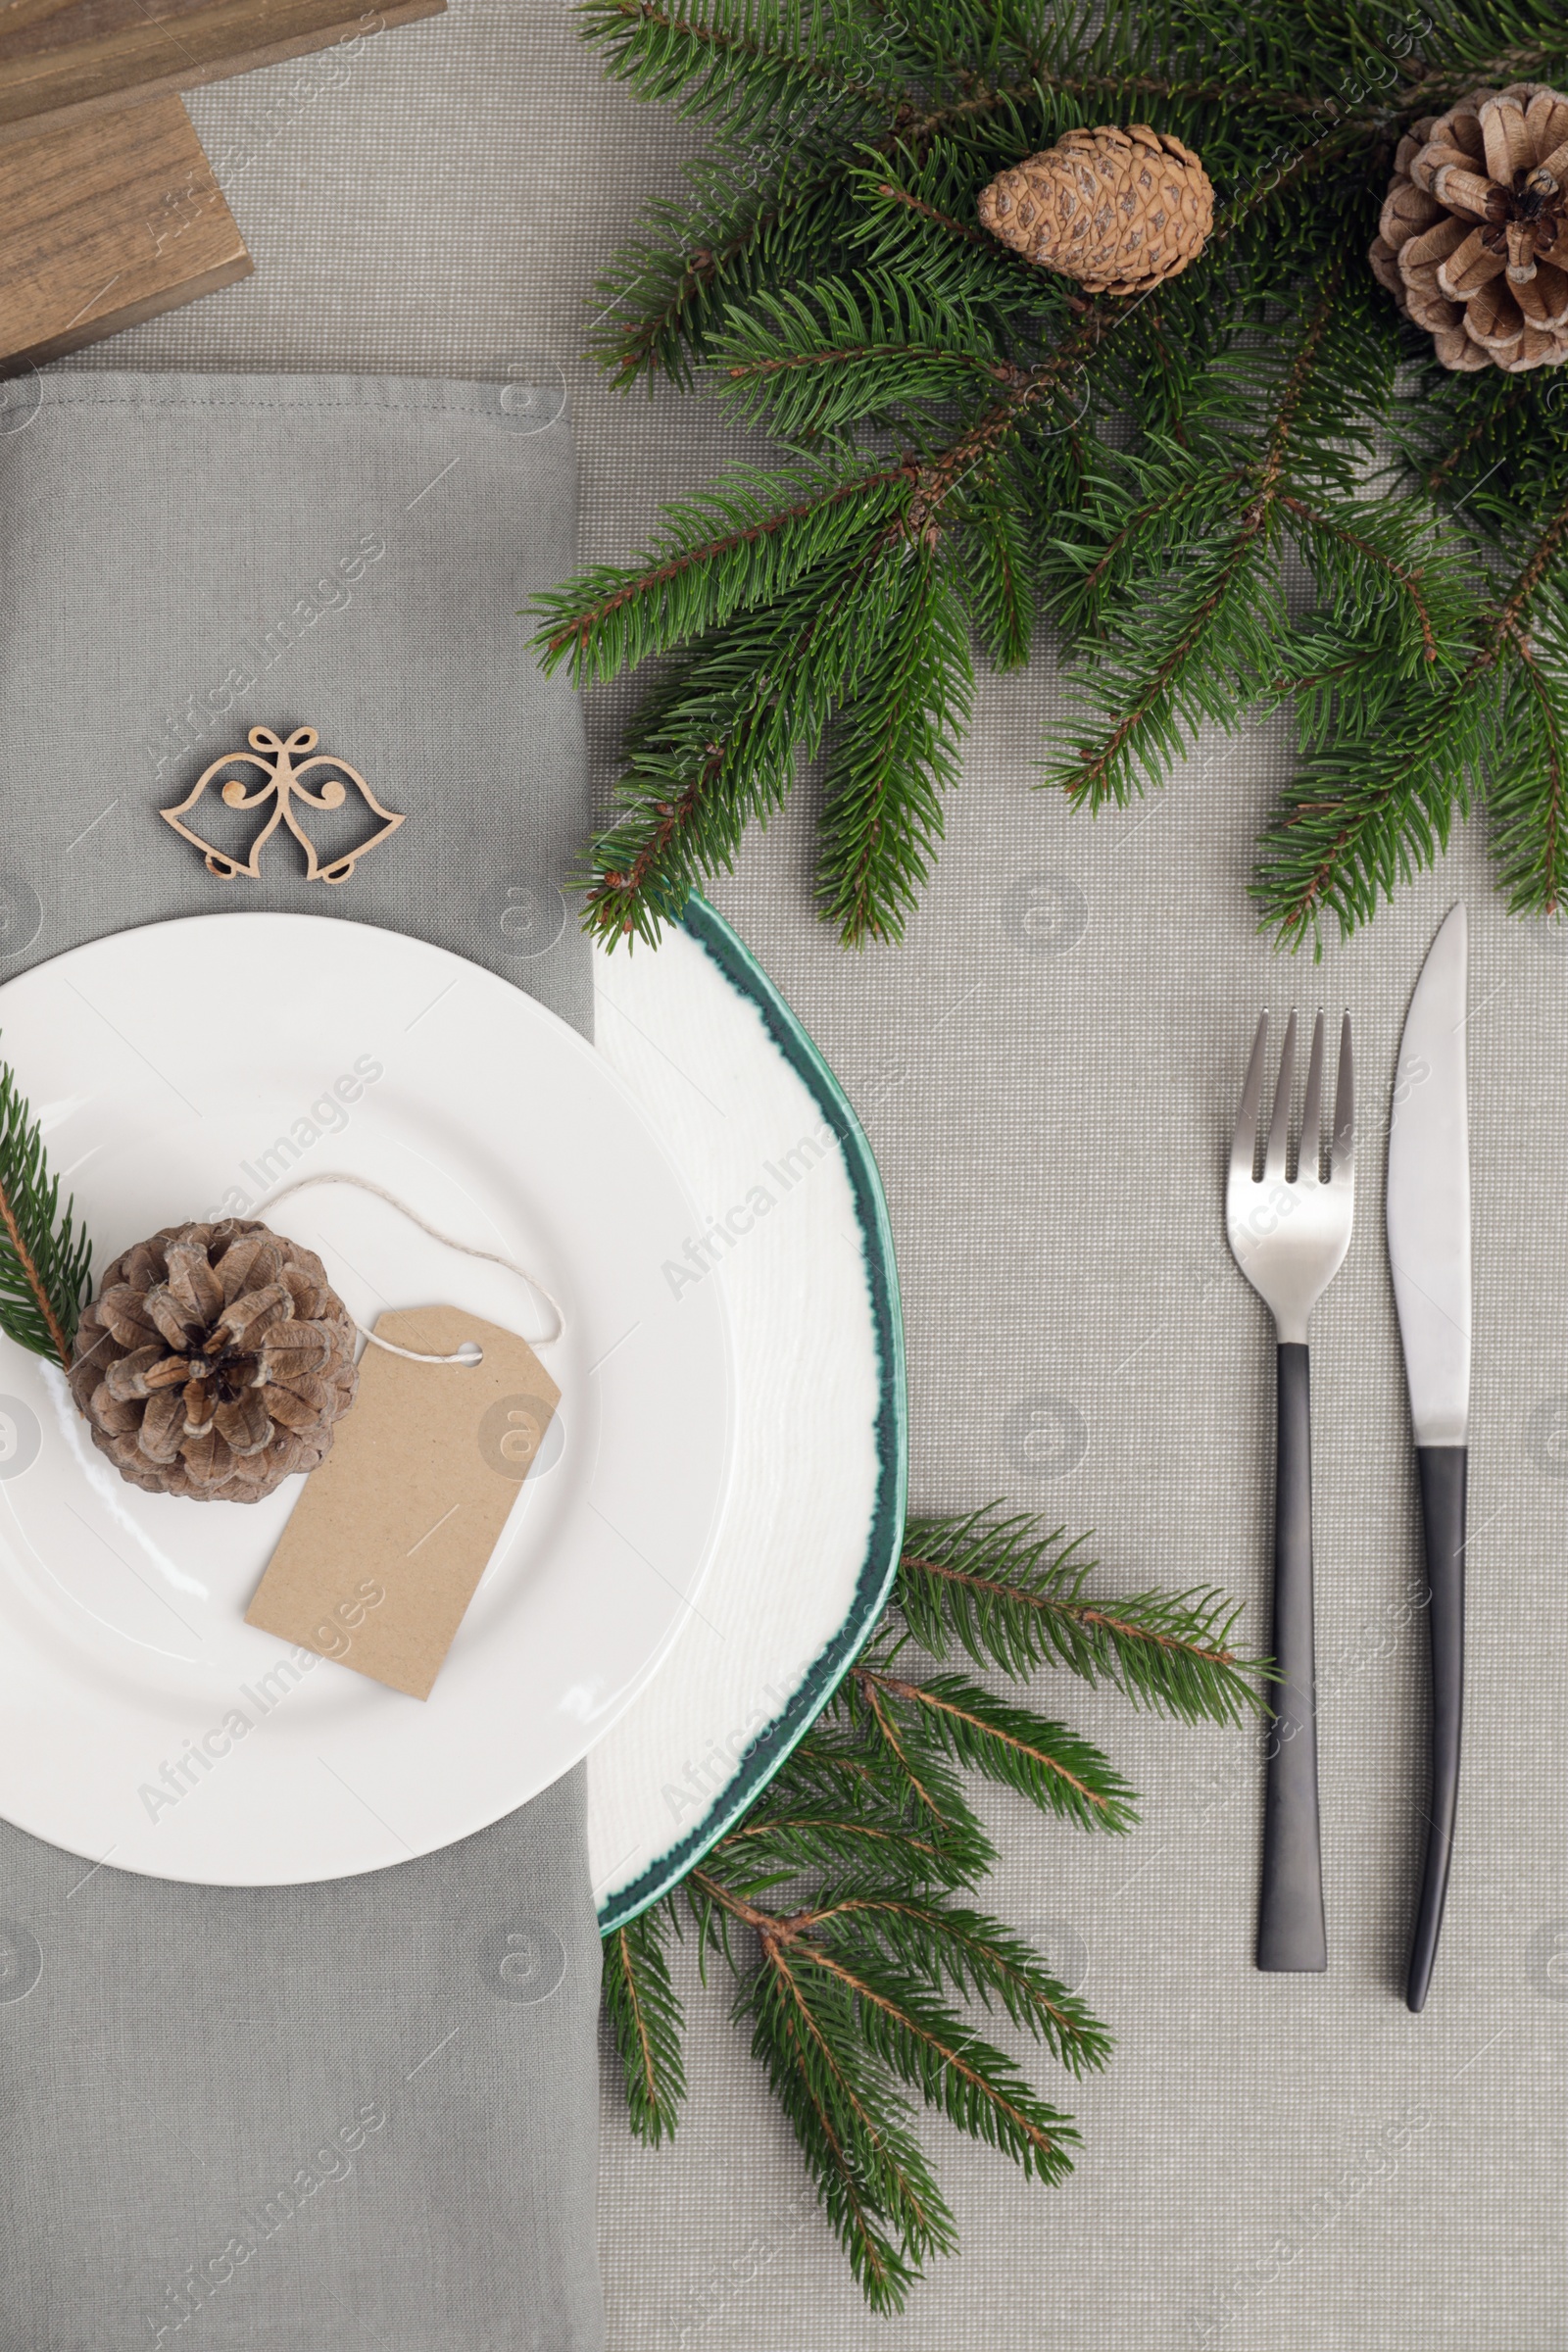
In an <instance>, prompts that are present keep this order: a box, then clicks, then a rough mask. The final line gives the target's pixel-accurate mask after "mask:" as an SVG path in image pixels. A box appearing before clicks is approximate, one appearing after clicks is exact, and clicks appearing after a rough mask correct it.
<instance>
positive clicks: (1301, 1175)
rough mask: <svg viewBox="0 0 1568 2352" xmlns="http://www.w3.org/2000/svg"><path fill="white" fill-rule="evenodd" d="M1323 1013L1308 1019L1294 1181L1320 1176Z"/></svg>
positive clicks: (1321, 1159)
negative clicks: (1308, 1042) (1309, 1040)
mask: <svg viewBox="0 0 1568 2352" xmlns="http://www.w3.org/2000/svg"><path fill="white" fill-rule="evenodd" d="M1322 1109H1323V1015H1322V1014H1321V1013H1319V1014H1318V1016H1317V1018H1316V1020H1315V1021H1314V1022H1313V1023H1312V1052H1311V1054H1310V1055H1309V1057H1308V1060H1307V1064H1306V1102H1305V1103H1304V1104H1303V1106H1302V1110H1301V1144H1300V1149H1299V1152H1297V1154H1296V1181H1297V1183H1298V1184H1300V1183H1302V1182H1303V1181H1306V1182H1310V1183H1312V1184H1318V1183H1320V1182H1321V1181H1322V1176H1323V1142H1322V1124H1323V1123H1322Z"/></svg>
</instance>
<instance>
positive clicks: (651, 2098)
mask: <svg viewBox="0 0 1568 2352" xmlns="http://www.w3.org/2000/svg"><path fill="white" fill-rule="evenodd" d="M669 1925H670V1917H669V1913H668V1911H667V1910H666V1909H665V1908H664V1906H663V1905H662V1904H658V1905H656V1906H655V1907H654V1909H652V1910H651V1911H645V1912H643V1913H642V1915H641V1917H640V1918H637V1919H634V1920H632V1921H630V1922H629V1924H628V1925H627V1926H625V1927H623V1928H617V1929H616V1930H615V1931H614V1933H613V1935H611V1936H606V1937H605V1944H604V2000H605V2010H606V2013H607V2015H608V2016H609V2019H610V2024H611V2030H612V2032H613V2034H614V2037H615V2050H616V2054H617V2055H618V2057H619V2059H620V2068H621V2075H622V2078H623V2080H624V2082H625V2085H626V2111H627V2120H628V2121H629V2123H630V2125H631V2128H632V2131H634V2132H635V2133H636V2135H637V2137H638V2138H639V2139H643V2140H647V2141H648V2142H649V2143H650V2144H651V2145H654V2146H657V2145H658V2143H659V2142H660V2141H661V2140H662V2139H667V2138H668V2137H669V2136H670V2135H671V2133H672V2132H673V2131H674V2129H675V2119H676V2117H677V2115H678V2114H679V2111H680V2108H681V2106H682V2104H683V2102H684V2100H685V2097H686V2069H685V2065H684V2063H683V2061H682V2058H681V2029H682V2024H683V2017H682V2011H681V2004H680V1996H679V1994H678V1993H677V1992H676V1990H675V1987H674V1985H673V1983H672V1982H671V1979H670V1974H669V1960H668V1956H667V1954H666V1952H665V1948H664V1946H665V1939H666V1936H667V1935H668V1931H669Z"/></svg>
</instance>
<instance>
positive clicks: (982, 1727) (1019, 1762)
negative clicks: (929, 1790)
mask: <svg viewBox="0 0 1568 2352" xmlns="http://www.w3.org/2000/svg"><path fill="white" fill-rule="evenodd" d="M851 1677H852V1680H853V1682H854V1683H855V1684H856V1685H858V1688H859V1690H860V1691H862V1692H863V1693H865V1694H866V1696H867V1699H868V1700H869V1697H870V1694H871V1693H873V1692H874V1693H875V1694H876V1701H877V1704H878V1706H879V1707H880V1708H881V1710H882V1711H883V1713H884V1714H885V1715H893V1716H894V1717H895V1719H896V1720H897V1721H898V1722H899V1728H900V1730H901V1732H902V1733H903V1735H904V1740H905V1748H906V1752H907V1753H912V1754H913V1755H914V1756H915V1758H916V1759H917V1761H918V1760H920V1749H921V1748H922V1747H926V1748H933V1749H935V1750H936V1752H937V1753H938V1754H941V1755H943V1756H945V1757H947V1758H948V1759H950V1760H951V1761H952V1762H953V1763H955V1764H957V1765H959V1766H961V1767H962V1768H963V1769H964V1770H966V1771H969V1772H978V1773H983V1774H984V1776H985V1778H986V1779H987V1780H991V1781H1000V1782H1001V1783H1002V1784H1003V1785H1004V1786H1005V1788H1009V1789H1017V1791H1018V1792H1019V1794H1020V1795H1022V1796H1027V1797H1028V1798H1030V1799H1031V1801H1032V1802H1033V1803H1035V1804H1037V1805H1042V1806H1046V1807H1049V1808H1050V1810H1051V1811H1053V1812H1055V1813H1059V1814H1061V1815H1063V1816H1064V1817H1065V1818H1066V1819H1067V1820H1069V1821H1073V1822H1076V1823H1077V1825H1078V1826H1079V1828H1080V1829H1086V1830H1088V1829H1101V1830H1127V1829H1130V1828H1131V1827H1132V1825H1133V1823H1134V1822H1135V1821H1136V1820H1137V1818H1138V1816H1137V1814H1136V1812H1135V1811H1134V1809H1133V1806H1132V1803H1131V1797H1132V1791H1131V1789H1129V1788H1128V1786H1127V1784H1126V1782H1125V1781H1124V1780H1123V1779H1122V1778H1121V1775H1120V1774H1119V1773H1118V1772H1115V1771H1114V1770H1113V1769H1112V1767H1111V1766H1110V1764H1109V1763H1108V1762H1107V1761H1106V1759H1105V1757H1104V1756H1103V1754H1102V1753H1101V1751H1100V1749H1099V1748H1098V1747H1095V1746H1094V1745H1092V1744H1091V1742H1090V1741H1089V1740H1080V1739H1079V1738H1078V1736H1077V1735H1076V1733H1073V1732H1069V1731H1068V1729H1067V1727H1066V1725H1065V1724H1062V1723H1053V1722H1051V1721H1050V1720H1049V1719H1048V1718H1047V1717H1045V1716H1043V1715H1037V1714H1036V1713H1035V1712H1034V1710H1033V1709H1032V1708H1029V1707H1020V1706H1017V1705H1015V1704H1014V1703H1013V1702H1012V1701H1011V1700H1009V1699H1004V1698H997V1697H995V1696H994V1695H993V1694H992V1692H990V1691H985V1690H982V1689H981V1687H980V1685H979V1684H978V1683H971V1682H968V1681H966V1680H965V1678H964V1677H963V1676H961V1675H956V1674H942V1675H933V1676H932V1677H931V1678H930V1679H929V1680H928V1681H926V1682H923V1683H911V1682H909V1681H908V1680H907V1678H906V1677H905V1676H903V1675H895V1674H890V1673H888V1672H887V1671H886V1670H885V1669H884V1668H882V1667H880V1666H876V1665H871V1666H856V1667H853V1668H852V1669H851ZM900 1710H902V1715H901V1713H900ZM915 1769H916V1767H915V1766H911V1776H912V1775H913V1773H914V1771H915Z"/></svg>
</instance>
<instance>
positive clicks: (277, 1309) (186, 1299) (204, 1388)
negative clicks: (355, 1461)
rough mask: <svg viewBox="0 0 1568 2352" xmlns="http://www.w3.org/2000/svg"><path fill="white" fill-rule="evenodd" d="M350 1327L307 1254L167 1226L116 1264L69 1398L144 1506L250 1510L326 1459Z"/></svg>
mask: <svg viewBox="0 0 1568 2352" xmlns="http://www.w3.org/2000/svg"><path fill="white" fill-rule="evenodd" d="M358 1380H359V1374H358V1371H357V1368H356V1366H355V1362H354V1324H353V1322H352V1320H351V1318H350V1316H349V1312H348V1309H347V1308H346V1307H345V1306H344V1304H343V1301H342V1299H339V1298H338V1297H337V1295H336V1293H335V1292H334V1291H333V1290H332V1289H331V1288H330V1286H329V1285H328V1283H327V1279H326V1269H325V1267H324V1266H323V1265H322V1263H321V1261H320V1259H319V1257H318V1256H317V1255H316V1253H315V1251H314V1250H302V1249H301V1248H300V1246H299V1244H298V1243H297V1242H289V1241H284V1240H283V1239H282V1237H281V1236H280V1235H278V1234H275V1233H270V1232H269V1231H268V1229H267V1227H266V1226H265V1225H258V1224H254V1223H250V1222H247V1221H246V1220H244V1219H243V1218H239V1217H225V1218H224V1219H223V1221H222V1223H221V1224H220V1225H170V1226H166V1227H165V1229H164V1231H163V1232H162V1233H155V1234H154V1236H153V1238H152V1240H151V1241H150V1242H138V1243H137V1245H136V1247H135V1249H134V1250H126V1251H125V1253H124V1255H123V1257H117V1258H116V1260H115V1262H114V1264H113V1265H112V1266H111V1267H110V1268H109V1270H108V1272H107V1273H106V1274H105V1276H104V1278H103V1282H102V1284H101V1286H100V1288H99V1292H98V1296H97V1298H96V1299H94V1300H93V1303H92V1304H91V1306H89V1307H88V1308H87V1310H86V1312H85V1313H84V1314H83V1316H82V1318H81V1322H80V1324H79V1325H78V1326H77V1330H76V1343H75V1361H74V1362H73V1365H72V1367H71V1393H72V1395H73V1397H74V1398H75V1400H76V1403H77V1405H78V1406H79V1407H80V1409H81V1411H82V1413H83V1414H84V1415H85V1416H86V1419H87V1421H88V1423H89V1425H90V1427H91V1429H92V1440H93V1444H94V1445H95V1446H97V1447H98V1449H99V1451H100V1452H101V1453H107V1454H108V1456H109V1458H110V1460H111V1461H112V1462H113V1463H114V1464H115V1467H116V1468H117V1469H118V1470H119V1472H120V1474H121V1476H122V1477H123V1478H128V1479H129V1481H130V1483H131V1485H132V1486H134V1487H141V1488H144V1489H145V1490H146V1492H147V1493H148V1494H149V1495H191V1496H192V1497H193V1498H194V1499H195V1500H196V1501H198V1502H206V1501H210V1500H213V1499H219V1500H221V1501H224V1502H257V1501H259V1500H260V1499H261V1497H262V1496H263V1495H270V1493H271V1491H272V1489H273V1488H274V1487H275V1486H276V1485H277V1484H278V1482H279V1481H280V1480H281V1479H285V1478H287V1477H288V1476H289V1474H290V1472H291V1471H295V1470H314V1469H315V1468H316V1465H317V1463H318V1462H319V1461H320V1460H322V1459H323V1457H324V1456H325V1455H326V1453H327V1452H328V1451H329V1450H330V1448H331V1444H332V1424H333V1422H334V1421H339V1420H341V1419H342V1417H343V1415H344V1414H345V1413H346V1412H347V1411H348V1409H349V1406H350V1405H351V1404H352V1403H353V1401H354V1391H355V1388H356V1386H357V1384H358Z"/></svg>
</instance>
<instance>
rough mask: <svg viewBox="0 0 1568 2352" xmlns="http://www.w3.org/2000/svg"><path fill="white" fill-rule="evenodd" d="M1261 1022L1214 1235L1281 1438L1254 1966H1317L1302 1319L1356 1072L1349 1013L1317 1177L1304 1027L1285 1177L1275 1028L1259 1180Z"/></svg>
mask: <svg viewBox="0 0 1568 2352" xmlns="http://www.w3.org/2000/svg"><path fill="white" fill-rule="evenodd" d="M1267 1044H1268V1014H1267V1013H1266V1012H1265V1013H1264V1014H1263V1016H1262V1018H1261V1020H1260V1021H1259V1022H1258V1024H1257V1036H1256V1039H1255V1040H1254V1042H1253V1046H1252V1058H1251V1060H1250V1062H1249V1063H1248V1066H1247V1084H1246V1086H1245V1087H1244V1088H1243V1090H1242V1107H1241V1111H1240V1114H1239V1115H1238V1117H1237V1121H1236V1137H1235V1141H1234V1142H1233V1143H1232V1145H1231V1169H1230V1180H1229V1182H1228V1184H1227V1186H1226V1189H1225V1227H1226V1231H1227V1233H1228V1234H1229V1236H1230V1245H1231V1250H1232V1251H1233V1253H1234V1255H1235V1258H1236V1262H1237V1264H1238V1265H1239V1266H1240V1267H1241V1269H1242V1272H1243V1273H1244V1274H1245V1275H1246V1276H1247V1279H1248V1281H1249V1282H1250V1284H1251V1286H1252V1288H1253V1290H1254V1291H1256V1292H1257V1294H1258V1296H1259V1297H1260V1298H1261V1299H1262V1300H1263V1302H1264V1304H1265V1305H1266V1306H1267V1307H1268V1308H1269V1310H1270V1312H1271V1313H1272V1315H1273V1317H1274V1322H1275V1326H1276V1328H1277V1330H1278V1333H1279V1443H1278V1447H1277V1450H1276V1453H1275V1468H1274V1629H1273V1651H1274V1665H1275V1671H1276V1673H1277V1675H1278V1677H1279V1680H1278V1681H1277V1683H1276V1684H1275V1685H1274V1687H1273V1691H1272V1705H1273V1710H1274V1735H1273V1738H1272V1739H1271V1740H1270V1742H1269V1749H1268V1784H1267V1789H1266V1793H1265V1797H1264V1806H1263V1885H1262V1891H1261V1895H1260V1898H1259V1902H1258V1916H1257V1965H1258V1967H1259V1968H1262V1969H1269V1970H1273V1971H1281V1970H1320V1969H1325V1968H1327V1966H1328V1964H1329V1958H1328V1942H1327V1937H1326V1936H1325V1932H1324V1925H1323V1864H1322V1854H1321V1848H1320V1844H1319V1838H1318V1815H1317V1717H1316V1702H1315V1698H1314V1691H1313V1684H1314V1673H1313V1662H1312V1423H1311V1391H1310V1386H1309V1382H1308V1373H1307V1364H1308V1358H1307V1347H1306V1326H1307V1318H1308V1317H1309V1316H1310V1314H1311V1312H1312V1309H1313V1307H1314V1306H1316V1304H1317V1302H1318V1300H1319V1299H1321V1298H1322V1296H1323V1294H1324V1292H1325V1291H1326V1290H1327V1289H1328V1287H1329V1284H1330V1283H1331V1282H1332V1281H1333V1280H1334V1277H1335V1275H1336V1274H1337V1273H1338V1272H1339V1270H1340V1268H1341V1266H1342V1265H1343V1264H1344V1263H1345V1253H1346V1251H1347V1250H1348V1248H1349V1246H1350V1224H1351V1219H1352V1216H1353V1213H1354V1207H1355V1075H1354V1069H1353V1066H1352V1064H1351V1059H1350V1016H1349V1014H1348V1013H1347V1014H1346V1016H1345V1023H1344V1026H1343V1028H1342V1029H1341V1032H1340V1069H1339V1082H1338V1085H1337V1086H1336V1088H1335V1094H1334V1133H1333V1139H1332V1143H1331V1146H1330V1150H1329V1152H1328V1155H1327V1156H1328V1167H1327V1171H1326V1172H1325V1168H1324V1152H1323V1141H1322V1122H1321V1099H1322V1092H1323V1015H1322V1014H1321V1013H1319V1014H1318V1016H1317V1019H1316V1020H1315V1021H1314V1023H1313V1024H1312V1053H1311V1057H1310V1059H1309V1061H1308V1063H1307V1071H1306V1102H1305V1106H1304V1109H1303V1112H1302V1117H1301V1139H1300V1146H1299V1151H1298V1153H1297V1165H1296V1171H1295V1174H1294V1175H1293V1174H1292V1173H1291V1169H1290V1165H1289V1158H1290V1124H1291V1095H1292V1086H1293V1081H1294V1079H1295V1075H1296V1015H1295V1013H1294V1012H1293V1013H1292V1014H1291V1017H1290V1020H1289V1022H1288V1024H1287V1026H1286V1030H1285V1046H1284V1050H1283V1052H1282V1053H1281V1054H1280V1074H1279V1084H1278V1085H1277V1086H1276V1087H1275V1090H1274V1109H1273V1114H1272V1116H1271V1117H1270V1119H1269V1123H1268V1139H1267V1142H1266V1144H1265V1146H1264V1150H1263V1166H1262V1173H1261V1175H1259V1174H1258V1171H1257V1141H1258V1137H1257V1126H1258V1111H1259V1107H1260V1105H1261V1103H1262V1096H1263V1068H1264V1054H1265V1051H1266V1048H1267Z"/></svg>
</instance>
